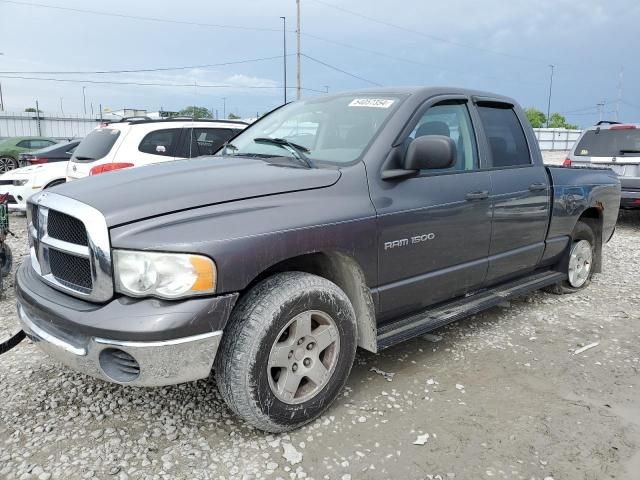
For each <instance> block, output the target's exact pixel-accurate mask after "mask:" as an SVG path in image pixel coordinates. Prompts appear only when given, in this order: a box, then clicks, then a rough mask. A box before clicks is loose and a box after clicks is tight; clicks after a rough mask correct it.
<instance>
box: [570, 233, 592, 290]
mask: <svg viewBox="0 0 640 480" xmlns="http://www.w3.org/2000/svg"><path fill="white" fill-rule="evenodd" d="M592 265H593V251H592V249H591V244H590V243H589V242H588V241H587V240H580V241H578V242H576V243H574V244H573V247H571V256H570V258H569V284H570V285H571V286H572V287H574V288H580V287H582V286H583V285H584V284H585V283H586V282H587V280H588V279H589V274H590V273H591V267H592Z"/></svg>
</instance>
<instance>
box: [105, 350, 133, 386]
mask: <svg viewBox="0 0 640 480" xmlns="http://www.w3.org/2000/svg"><path fill="white" fill-rule="evenodd" d="M99 361H100V368H102V371H103V372H104V374H105V375H106V376H107V377H109V378H110V379H112V380H114V381H116V382H120V383H127V382H133V381H134V380H135V379H136V378H138V377H139V376H140V364H139V363H138V361H137V360H136V359H135V358H133V357H132V356H131V355H130V354H128V353H127V352H125V351H124V350H120V349H118V348H105V349H104V350H102V351H101V352H100V357H99Z"/></svg>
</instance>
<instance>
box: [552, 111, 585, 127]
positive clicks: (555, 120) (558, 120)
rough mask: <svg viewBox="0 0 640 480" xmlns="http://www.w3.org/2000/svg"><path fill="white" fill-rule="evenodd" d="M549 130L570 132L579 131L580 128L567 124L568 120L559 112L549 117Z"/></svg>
mask: <svg viewBox="0 0 640 480" xmlns="http://www.w3.org/2000/svg"><path fill="white" fill-rule="evenodd" d="M549 128H567V129H569V130H578V126H577V125H574V124H572V123H567V119H566V118H564V116H562V115H560V114H559V113H558V112H556V113H552V114H551V116H550V117H549Z"/></svg>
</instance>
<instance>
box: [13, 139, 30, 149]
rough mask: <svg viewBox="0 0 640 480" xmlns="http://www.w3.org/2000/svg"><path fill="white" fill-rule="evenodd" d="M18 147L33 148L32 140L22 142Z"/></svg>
mask: <svg viewBox="0 0 640 480" xmlns="http://www.w3.org/2000/svg"><path fill="white" fill-rule="evenodd" d="M16 147H20V148H31V140H22V141H21V142H18V143H16Z"/></svg>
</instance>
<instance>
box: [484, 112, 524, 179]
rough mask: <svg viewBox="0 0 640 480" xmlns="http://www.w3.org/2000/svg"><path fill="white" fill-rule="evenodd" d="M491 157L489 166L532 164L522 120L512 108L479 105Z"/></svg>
mask: <svg viewBox="0 0 640 480" xmlns="http://www.w3.org/2000/svg"><path fill="white" fill-rule="evenodd" d="M478 112H479V114H480V119H481V120H482V125H483V127H484V131H485V134H486V136H487V141H488V142H489V148H490V150H491V159H490V161H489V165H488V166H489V167H493V168H501V167H515V166H522V165H531V157H530V155H529V147H528V145H527V139H526V137H525V136H524V131H523V130H522V126H521V125H520V121H519V120H518V117H517V116H516V112H514V111H513V109H512V108H510V107H507V108H498V107H489V106H482V105H480V106H478Z"/></svg>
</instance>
